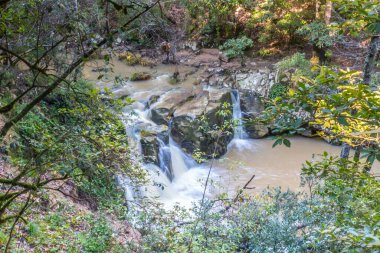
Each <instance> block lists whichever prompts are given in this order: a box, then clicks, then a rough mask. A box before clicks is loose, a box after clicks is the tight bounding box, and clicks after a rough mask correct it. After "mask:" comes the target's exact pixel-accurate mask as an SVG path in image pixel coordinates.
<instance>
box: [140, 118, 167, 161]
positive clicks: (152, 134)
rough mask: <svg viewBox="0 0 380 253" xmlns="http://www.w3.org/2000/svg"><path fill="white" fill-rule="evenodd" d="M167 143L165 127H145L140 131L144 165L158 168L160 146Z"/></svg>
mask: <svg viewBox="0 0 380 253" xmlns="http://www.w3.org/2000/svg"><path fill="white" fill-rule="evenodd" d="M160 141H161V142H162V143H163V145H167V144H168V143H169V132H168V127H167V126H151V125H150V126H146V127H145V128H144V129H142V130H141V131H140V143H141V151H142V154H143V161H144V162H145V163H153V164H155V165H157V166H160V162H161V161H160V159H161V158H160V146H161V145H162V144H161V143H160Z"/></svg>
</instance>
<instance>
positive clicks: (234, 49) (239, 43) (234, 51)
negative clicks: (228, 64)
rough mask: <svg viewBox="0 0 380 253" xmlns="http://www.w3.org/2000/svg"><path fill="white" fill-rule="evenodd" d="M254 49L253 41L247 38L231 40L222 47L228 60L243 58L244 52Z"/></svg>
mask: <svg viewBox="0 0 380 253" xmlns="http://www.w3.org/2000/svg"><path fill="white" fill-rule="evenodd" d="M251 47H253V41H252V40H251V39H250V38H247V37H246V36H243V37H240V38H238V39H229V40H227V41H226V42H225V43H224V44H223V45H222V46H221V47H220V50H223V51H224V53H225V55H226V57H227V58H228V59H232V58H235V57H241V58H242V57H243V56H244V51H245V50H247V49H249V48H251Z"/></svg>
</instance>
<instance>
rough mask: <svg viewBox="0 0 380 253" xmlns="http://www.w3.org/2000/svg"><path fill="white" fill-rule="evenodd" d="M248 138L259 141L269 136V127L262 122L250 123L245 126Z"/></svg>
mask: <svg viewBox="0 0 380 253" xmlns="http://www.w3.org/2000/svg"><path fill="white" fill-rule="evenodd" d="M245 131H246V132H247V134H248V136H249V137H250V138H253V139H259V138H263V137H265V136H267V135H268V134H269V127H268V125H266V124H263V123H261V122H249V123H248V124H246V126H245Z"/></svg>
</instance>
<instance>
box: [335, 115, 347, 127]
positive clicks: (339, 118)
mask: <svg viewBox="0 0 380 253" xmlns="http://www.w3.org/2000/svg"><path fill="white" fill-rule="evenodd" d="M337 120H338V123H339V124H341V125H344V126H348V125H349V123H348V122H347V119H346V117H343V116H339V117H338V119H337Z"/></svg>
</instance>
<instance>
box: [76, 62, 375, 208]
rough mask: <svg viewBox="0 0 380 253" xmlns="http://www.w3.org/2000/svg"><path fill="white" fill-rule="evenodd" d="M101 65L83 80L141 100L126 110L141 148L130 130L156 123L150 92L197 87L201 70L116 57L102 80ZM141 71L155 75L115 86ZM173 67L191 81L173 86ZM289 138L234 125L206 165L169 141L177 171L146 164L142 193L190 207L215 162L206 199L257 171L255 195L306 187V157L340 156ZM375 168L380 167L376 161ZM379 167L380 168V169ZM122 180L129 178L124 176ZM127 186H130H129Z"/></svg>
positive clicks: (162, 149)
mask: <svg viewBox="0 0 380 253" xmlns="http://www.w3.org/2000/svg"><path fill="white" fill-rule="evenodd" d="M102 64H103V63H102V61H92V62H90V63H89V64H88V65H87V66H86V67H85V68H84V70H83V73H84V78H85V79H87V80H90V81H93V82H95V83H96V84H97V86H98V87H100V88H104V87H107V88H109V89H111V90H113V92H114V94H115V96H116V97H121V96H130V97H131V98H132V99H134V100H135V101H136V102H135V103H134V105H132V106H131V107H130V108H129V110H127V113H130V112H133V113H134V117H132V120H131V121H130V122H129V123H128V124H127V125H126V128H127V130H128V129H129V135H130V136H131V137H132V138H131V141H133V140H134V141H135V143H137V144H136V146H138V143H139V136H138V134H137V135H136V134H135V133H134V131H133V130H131V129H135V128H136V125H138V124H141V122H143V123H144V124H154V123H153V122H152V121H151V120H150V119H149V112H148V111H146V109H145V107H144V103H145V102H146V101H147V100H148V98H149V97H150V96H151V95H159V94H162V93H163V92H165V91H167V90H170V89H173V88H174V87H182V88H185V89H193V88H194V83H196V82H197V80H196V79H197V77H198V75H199V70H197V69H195V68H192V67H187V66H180V67H176V66H170V65H159V66H157V67H155V68H154V69H151V68H149V67H141V66H139V67H130V66H126V65H125V64H124V63H122V62H120V61H118V60H113V61H111V64H112V66H113V72H108V73H107V74H106V75H104V76H103V77H102V78H101V79H99V80H98V76H99V73H97V72H94V71H93V69H94V68H99V67H104V66H102ZM142 71H145V72H148V73H150V74H152V76H153V78H152V79H151V80H148V81H137V82H131V81H126V82H123V83H121V84H118V85H115V81H114V79H115V77H117V76H121V77H125V76H130V75H131V74H132V73H133V72H142ZM174 71H178V72H179V73H180V76H186V80H183V81H182V82H180V83H179V84H176V85H172V84H170V83H169V80H170V75H171V74H172V73H174ZM235 100H236V97H235ZM237 100H238V98H237ZM233 101H234V99H233ZM233 104H234V117H241V112H240V111H239V110H240V105H239V103H238V101H235V102H234V103H233ZM238 105H239V106H238ZM239 115H240V116H239ZM132 135H133V136H132ZM290 140H291V147H290V148H287V147H285V146H278V147H275V148H272V145H273V142H274V141H273V140H272V139H270V138H265V139H246V138H245V135H244V132H243V130H242V129H235V137H234V139H233V140H232V141H231V143H230V144H229V145H228V151H227V153H226V154H225V155H224V156H222V157H221V158H219V159H217V160H216V161H215V162H214V163H213V164H212V166H211V161H208V162H205V163H203V164H197V163H195V162H194V161H193V160H192V158H191V157H189V156H188V155H186V154H185V153H184V152H183V151H182V150H181V148H179V147H178V146H177V145H176V143H175V142H174V141H173V140H172V139H170V142H169V144H168V145H167V146H165V145H160V156H165V155H168V156H169V157H171V159H169V160H170V162H171V167H172V172H168V171H167V169H163V168H167V167H169V166H168V165H163V164H160V167H161V169H160V168H159V167H158V166H155V165H153V164H145V165H143V166H144V167H145V169H147V170H148V171H150V175H151V178H152V181H154V184H151V185H148V186H146V187H142V188H141V189H140V190H139V191H140V193H141V192H142V194H143V195H146V196H149V197H157V198H158V199H159V200H160V201H161V202H163V203H164V205H165V206H168V207H171V206H173V205H175V204H176V203H179V204H180V205H181V206H186V207H189V206H190V205H191V203H192V202H193V201H197V200H200V199H201V198H202V194H203V188H204V182H205V180H206V178H207V175H208V171H209V168H210V166H211V167H212V169H211V176H210V178H211V180H210V185H209V187H208V190H207V192H206V197H210V198H212V197H213V196H216V195H218V194H220V193H223V192H227V193H229V194H231V195H233V194H235V192H236V190H237V189H239V188H241V187H243V186H244V185H245V184H246V182H247V181H248V180H249V179H250V178H251V177H252V176H253V175H255V178H254V180H253V181H252V182H251V183H250V185H249V187H250V188H254V189H250V190H248V191H247V192H248V193H250V194H257V193H260V192H261V191H262V190H264V189H265V188H267V187H281V188H282V189H284V190H286V189H291V190H297V191H302V190H305V189H302V188H301V187H300V168H301V167H302V164H303V163H304V162H305V161H306V160H309V161H311V160H316V159H319V158H320V156H319V154H321V153H323V152H324V151H327V152H329V153H330V154H332V155H339V153H340V147H337V146H332V145H329V144H327V143H326V142H324V141H322V140H318V139H311V138H306V137H292V138H291V139H290ZM165 152H166V153H165ZM165 166H166V167H165ZM376 167H380V166H379V165H378V164H376ZM376 169H377V170H378V169H379V168H376ZM160 172H161V173H160ZM170 173H173V174H174V175H173V176H174V179H173V180H172V181H171V180H170V175H169V174H170ZM123 182H126V181H125V180H124V181H123ZM127 182H128V180H127ZM157 185H159V187H157ZM128 189H129V190H130V188H128ZM127 198H132V194H131V193H130V192H129V193H128V194H127Z"/></svg>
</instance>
